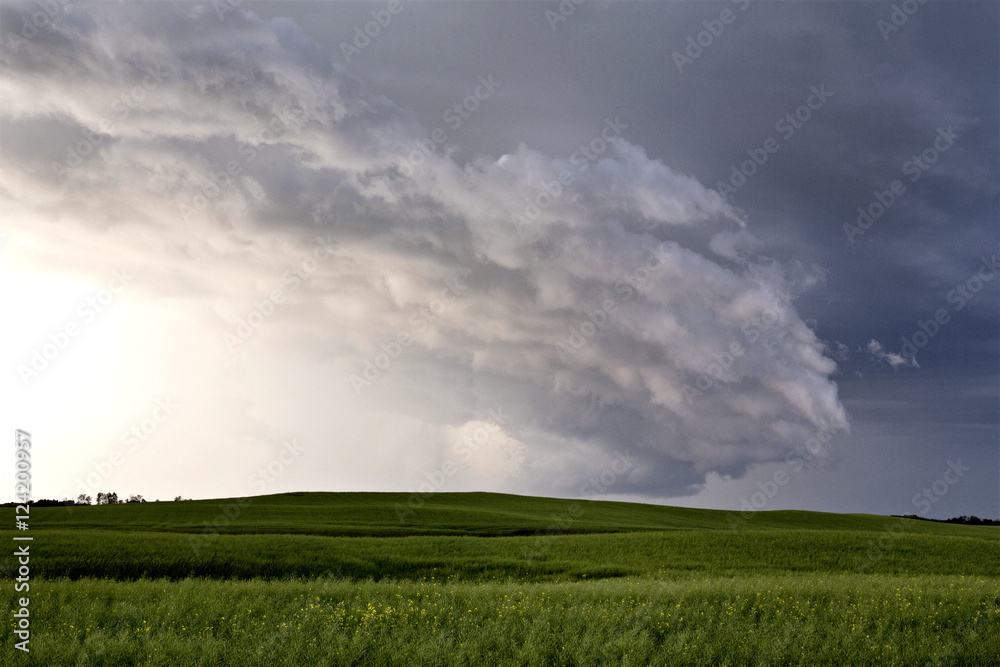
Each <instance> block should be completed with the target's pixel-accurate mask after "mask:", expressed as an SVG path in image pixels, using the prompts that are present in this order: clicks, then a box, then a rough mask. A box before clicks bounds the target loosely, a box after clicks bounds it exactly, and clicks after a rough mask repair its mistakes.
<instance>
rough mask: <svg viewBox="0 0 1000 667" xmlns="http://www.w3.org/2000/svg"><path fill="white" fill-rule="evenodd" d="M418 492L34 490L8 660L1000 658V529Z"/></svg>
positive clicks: (995, 661)
mask: <svg viewBox="0 0 1000 667" xmlns="http://www.w3.org/2000/svg"><path fill="white" fill-rule="evenodd" d="M409 499H410V497H409V496H408V495H406V494H285V495H280V496H269V497H261V498H254V499H228V500H217V501H185V502H169V503H145V504H128V505H115V506H101V507H74V508H67V507H55V508H36V509H33V511H32V515H31V524H32V530H31V533H30V534H31V535H32V536H33V537H34V538H35V539H34V541H33V542H32V546H31V564H30V566H31V573H32V581H31V591H30V596H31V604H30V608H31V611H32V639H31V652H30V653H29V654H24V653H22V652H21V651H16V650H14V648H13V644H14V641H15V639H14V637H13V634H12V630H13V625H12V624H11V623H8V624H5V632H4V639H3V647H2V649H0V656H2V664H3V665H7V664H10V665H14V664H26V665H116V666H117V665H171V666H173V665H488V664H497V665H500V664H503V665H508V664H509V665H604V664H630V665H650V664H654V665H811V664H824V665H842V664H852V665H1000V657H998V656H1000V539H998V538H1000V529H998V528H996V527H973V526H961V525H952V524H938V523H928V522H920V521H911V520H906V519H894V518H887V517H875V516H866V515H831V514H822V513H813V512H761V513H758V514H757V515H755V516H753V517H744V518H746V519H748V520H746V521H738V522H734V521H733V518H734V515H735V513H727V512H719V511H712V510H691V509H681V508H670V507H660V506H648V505H635V504H628V503H605V502H582V501H581V502H579V503H577V504H575V505H574V501H566V500H557V499H545V498H527V497H520V496H508V495H496V494H439V495H435V496H427V497H423V498H422V500H423V502H422V504H421V505H420V506H419V507H412V508H411V509H413V511H412V512H410V513H406V512H400V511H399V508H400V507H404V508H406V507H407V502H408V501H409ZM11 514H13V511H12V510H11ZM401 514H402V517H403V520H401V518H400V515H401ZM219 517H222V520H220V518H219ZM11 519H12V517H11ZM4 525H11V521H9V522H7V523H5V524H4ZM3 532H4V537H5V538H6V540H7V543H8V544H13V542H11V541H10V538H11V537H12V536H13V531H3ZM13 560H14V559H13V558H11V557H9V556H8V557H7V558H6V559H5V562H4V563H3V567H4V571H5V575H6V576H5V579H8V582H7V584H6V585H5V587H4V595H5V596H6V599H7V601H8V604H9V605H10V608H11V609H13V608H14V607H15V602H16V598H17V597H19V596H22V595H23V594H18V593H15V592H14V590H13V584H12V583H11V582H10V581H9V576H11V575H13V572H14V571H13ZM8 618H9V619H10V617H8Z"/></svg>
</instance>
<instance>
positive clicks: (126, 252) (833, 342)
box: [0, 0, 1000, 518]
mask: <svg viewBox="0 0 1000 667" xmlns="http://www.w3.org/2000/svg"><path fill="white" fill-rule="evenodd" d="M0 41H2V46H0V63H2V65H0V91H2V92H0V99H2V100H3V103H2V105H0V161H2V168H0V198H2V204H0V206H2V209H0V210H2V211H3V215H2V216H0V281H2V282H0V284H2V290H0V299H2V301H3V304H2V312H3V313H4V326H3V327H2V329H0V354H2V355H3V357H4V358H3V367H4V369H5V371H6V372H5V374H4V376H3V379H2V380H0V400H2V404H3V406H4V409H3V410H2V412H0V419H2V422H3V423H2V425H0V426H2V428H3V429H5V430H6V431H7V432H8V433H11V432H13V431H14V430H15V429H23V430H25V431H27V432H29V433H30V434H31V438H32V451H33V458H32V466H33V467H32V479H33V490H32V495H33V497H35V498H43V497H44V498H63V497H76V496H77V495H79V494H88V495H93V496H96V494H97V493H98V492H103V491H115V492H117V493H118V495H119V496H120V497H125V496H128V495H130V494H142V495H143V496H144V497H145V498H147V499H155V498H159V499H172V498H173V497H175V496H177V495H181V496H183V497H185V498H216V497H219V498H221V497H237V496H248V495H260V494H269V493H282V492H288V491H404V492H410V493H411V494H412V495H411V499H414V500H416V501H419V499H420V498H422V497H423V495H422V494H426V493H429V492H451V491H495V492H505V493H518V494H531V495H542V496H553V497H564V498H588V499H608V500H630V501H639V502H652V503H663V504H673V505H683V506H691V507H708V508H717V509H725V510H731V511H738V510H746V511H749V510H750V509H753V510H772V509H804V510H821V511H831V512H865V513H877V514H919V515H921V516H926V517H931V518H947V517H950V516H957V515H964V514H974V515H978V516H981V517H990V518H997V517H1000V459H998V451H1000V438H998V435H1000V428H998V427H1000V423H998V421H1000V409H998V399H1000V392H998V374H1000V366H998V362H1000V356H998V326H1000V309H998V304H1000V289H998V287H1000V280H997V279H996V278H997V276H998V274H1000V265H998V263H997V250H998V241H1000V239H998V236H1000V234H998V225H997V221H998V213H1000V206H998V186H1000V174H998V159H997V158H998V125H1000V114H998V95H997V82H998V71H1000V69H998V64H1000V63H998V58H997V51H998V49H997V45H998V11H997V7H996V4H995V3H992V2H975V1H969V2H948V1H938V2H926V3H920V2H917V1H916V0H910V2H899V3H888V2H887V3H883V2H870V3H860V2H840V1H833V0H831V1H829V2H818V1H816V2H759V1H757V0H733V1H731V2H685V3H675V2H669V3H668V2H608V1H606V0H584V1H581V2H579V3H578V2H576V0H563V2H561V3H549V2H467V3H455V2H448V1H440V2H430V1H425V0H391V1H390V0H385V1H381V2H373V3H369V2H350V3H325V2H259V3H258V2H252V1H250V0H245V1H243V2H240V1H239V0H216V1H215V2H208V3H186V2H138V3H133V2H119V3H111V2H106V3H75V2H66V1H63V0H46V1H38V0H31V1H22V0H17V1H11V2H4V3H3V4H2V5H0ZM12 458H13V457H5V460H3V461H2V462H0V475H4V476H6V477H7V479H12V478H13V475H14V466H13V460H12Z"/></svg>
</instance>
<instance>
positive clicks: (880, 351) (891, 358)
mask: <svg viewBox="0 0 1000 667" xmlns="http://www.w3.org/2000/svg"><path fill="white" fill-rule="evenodd" d="M867 350H868V354H869V356H870V357H871V359H873V360H875V361H878V362H882V361H884V362H885V363H887V364H889V365H890V366H892V370H896V369H898V368H899V367H900V366H903V367H904V368H905V367H906V366H910V367H912V368H920V364H918V363H917V358H916V357H904V356H903V355H901V354H899V353H898V352H888V351H887V350H886V349H885V348H884V347H882V343H880V342H878V341H877V340H875V339H874V338H872V339H871V341H869V343H868V346H867Z"/></svg>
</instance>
